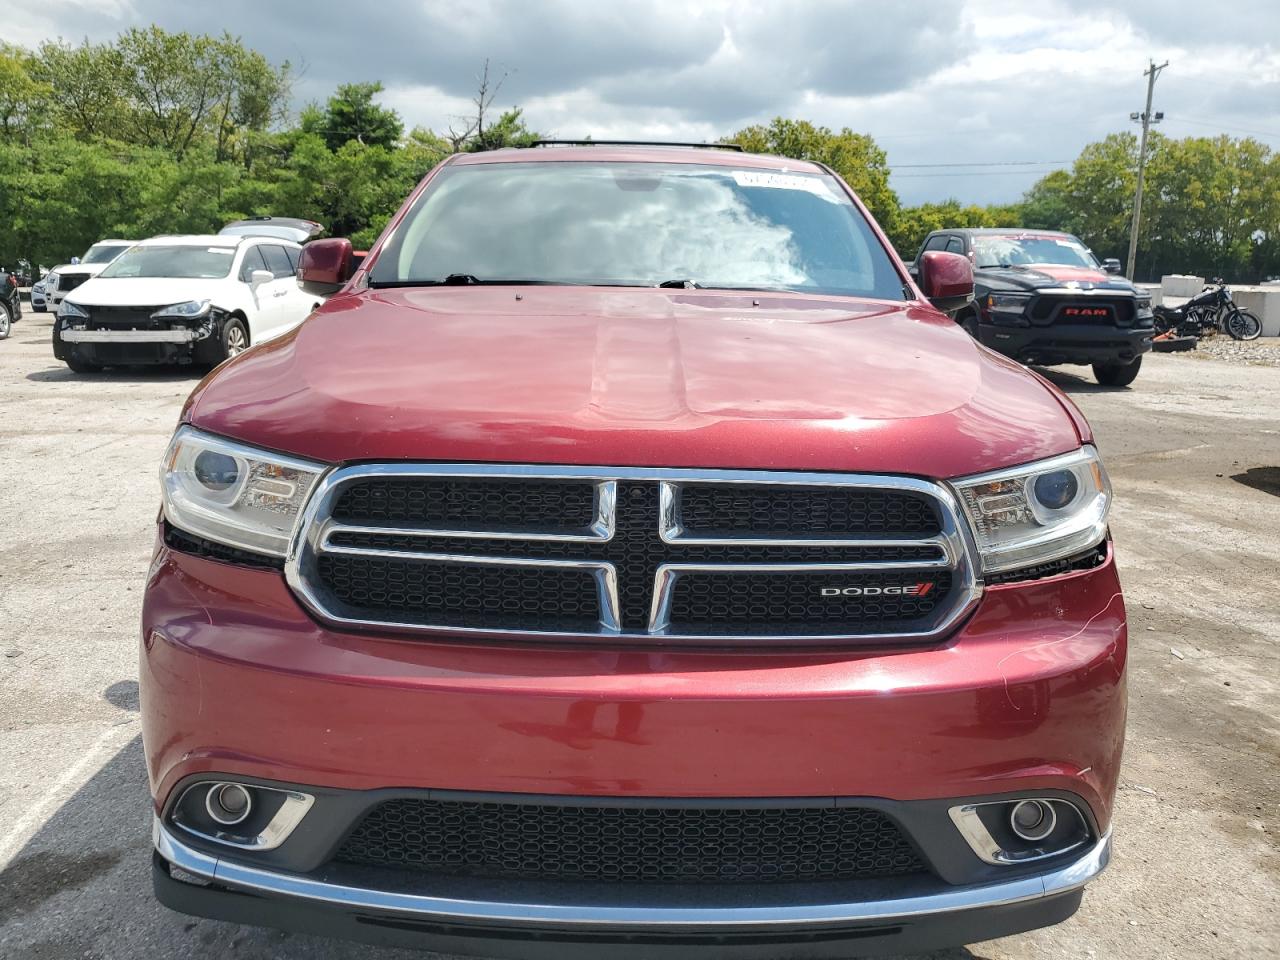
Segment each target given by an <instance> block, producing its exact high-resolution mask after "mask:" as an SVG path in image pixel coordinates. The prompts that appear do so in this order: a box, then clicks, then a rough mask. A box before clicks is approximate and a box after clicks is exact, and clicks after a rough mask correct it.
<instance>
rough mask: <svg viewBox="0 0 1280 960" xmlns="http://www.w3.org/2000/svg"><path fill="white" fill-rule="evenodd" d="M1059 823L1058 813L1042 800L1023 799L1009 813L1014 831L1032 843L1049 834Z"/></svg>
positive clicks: (1010, 824) (1010, 823)
mask: <svg viewBox="0 0 1280 960" xmlns="http://www.w3.org/2000/svg"><path fill="white" fill-rule="evenodd" d="M1057 825H1058V815H1057V813H1055V812H1054V809H1053V807H1052V806H1051V805H1050V804H1047V803H1045V802H1044V801H1042V800H1023V801H1022V802H1021V803H1018V804H1015V805H1014V808H1013V811H1012V812H1011V813H1010V814H1009V826H1010V827H1011V828H1012V829H1013V832H1014V833H1015V834H1017V835H1018V836H1019V837H1021V838H1022V839H1023V840H1027V841H1029V842H1031V843H1035V842H1037V841H1040V840H1043V839H1044V838H1045V837H1047V836H1049V834H1051V833H1053V828H1054V827H1056V826H1057Z"/></svg>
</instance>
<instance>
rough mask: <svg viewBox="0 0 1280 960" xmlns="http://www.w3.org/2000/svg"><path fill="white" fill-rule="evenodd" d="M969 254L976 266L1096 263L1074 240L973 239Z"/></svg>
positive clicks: (1011, 235)
mask: <svg viewBox="0 0 1280 960" xmlns="http://www.w3.org/2000/svg"><path fill="white" fill-rule="evenodd" d="M973 253H974V258H975V260H976V261H977V265H978V266H979V267H1008V266H1019V265H1021V264H1030V263H1056V264H1059V265H1062V266H1069V267H1093V268H1094V269H1097V267H1098V261H1097V260H1096V259H1095V258H1094V256H1093V254H1092V253H1090V252H1089V248H1088V247H1086V246H1085V245H1084V244H1083V243H1081V242H1080V241H1079V240H1077V239H1076V238H1075V237H1053V236H1034V235H1028V234H1021V235H1017V234H1009V235H1008V236H982V235H979V236H976V237H974V238H973Z"/></svg>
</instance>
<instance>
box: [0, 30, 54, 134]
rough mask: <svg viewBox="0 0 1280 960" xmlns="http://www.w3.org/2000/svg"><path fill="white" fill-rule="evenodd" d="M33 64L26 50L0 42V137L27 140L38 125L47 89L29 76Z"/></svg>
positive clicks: (45, 100) (47, 94)
mask: <svg viewBox="0 0 1280 960" xmlns="http://www.w3.org/2000/svg"><path fill="white" fill-rule="evenodd" d="M34 65H35V58H34V57H33V56H32V55H31V54H30V53H29V52H28V51H27V50H24V49H23V48H22V47H16V46H14V45H13V44H9V43H0V139H4V140H12V139H19V138H20V139H22V140H23V141H24V142H30V140H31V137H32V135H33V134H34V133H35V132H36V130H37V129H38V128H39V127H40V126H41V123H42V116H43V113H44V108H45V106H46V104H47V103H48V99H49V92H50V91H49V87H48V85H47V84H45V83H41V82H40V81H38V80H37V79H36V78H35V77H34V76H33V72H32V71H33V67H34Z"/></svg>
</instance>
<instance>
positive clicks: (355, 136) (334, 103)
mask: <svg viewBox="0 0 1280 960" xmlns="http://www.w3.org/2000/svg"><path fill="white" fill-rule="evenodd" d="M381 92H382V84H380V83H344V84H341V85H340V86H339V87H338V92H337V93H335V94H334V95H333V96H332V97H330V98H329V102H328V104H326V106H325V108H324V109H323V110H321V109H319V108H318V107H314V106H313V107H309V108H308V109H307V110H305V111H303V114H302V130H303V132H304V133H317V134H319V135H320V136H321V137H323V138H324V142H325V144H326V145H327V146H328V148H329V149H330V150H334V151H337V150H341V149H342V148H343V147H344V146H345V145H346V144H348V143H350V142H352V141H354V142H356V143H359V144H363V145H364V146H366V147H392V146H394V145H395V143H396V141H397V140H399V139H400V135H401V134H402V133H404V124H403V123H401V121H400V115H399V114H398V113H396V112H395V111H394V110H389V109H388V108H386V107H383V106H379V105H378V104H377V103H375V102H374V99H373V98H374V97H375V96H377V95H378V94H379V93H381Z"/></svg>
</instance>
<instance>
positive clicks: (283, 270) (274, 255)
mask: <svg viewBox="0 0 1280 960" xmlns="http://www.w3.org/2000/svg"><path fill="white" fill-rule="evenodd" d="M258 249H259V250H261V251H262V255H263V257H265V258H266V260H267V269H268V270H270V271H271V272H272V273H273V274H275V276H276V279H277V280H278V279H280V278H281V277H292V276H293V264H291V263H290V262H289V255H288V254H287V253H285V252H284V247H281V246H277V245H276V244H274V243H264V244H262V245H261V246H260V247H259V248H258Z"/></svg>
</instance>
